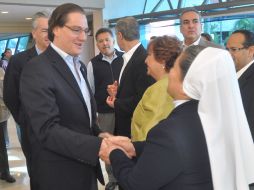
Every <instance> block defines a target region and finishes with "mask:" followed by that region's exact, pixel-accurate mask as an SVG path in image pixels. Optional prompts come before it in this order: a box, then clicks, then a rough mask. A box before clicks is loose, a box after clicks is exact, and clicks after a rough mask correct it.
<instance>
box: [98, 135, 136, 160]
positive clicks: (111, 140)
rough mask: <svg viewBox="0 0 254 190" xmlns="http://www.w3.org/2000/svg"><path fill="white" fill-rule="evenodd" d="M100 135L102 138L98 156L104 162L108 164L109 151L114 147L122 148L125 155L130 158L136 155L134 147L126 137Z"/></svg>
mask: <svg viewBox="0 0 254 190" xmlns="http://www.w3.org/2000/svg"><path fill="white" fill-rule="evenodd" d="M99 136H100V135H99ZM100 137H102V138H103V140H102V143H101V147H100V151H99V157H100V158H101V159H102V160H103V161H104V162H105V163H106V164H110V159H109V156H110V153H111V152H112V151H113V150H115V149H120V150H122V151H123V152H124V153H125V154H126V156H128V157H129V158H130V159H131V158H132V157H134V156H136V151H135V148H134V146H133V144H132V142H131V140H130V139H129V138H128V137H123V136H113V135H107V136H106V137H105V136H100Z"/></svg>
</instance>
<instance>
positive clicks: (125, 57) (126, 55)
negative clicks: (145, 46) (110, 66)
mask: <svg viewBox="0 0 254 190" xmlns="http://www.w3.org/2000/svg"><path fill="white" fill-rule="evenodd" d="M140 44H141V43H140V42H139V43H137V44H136V45H135V46H133V47H132V48H131V49H130V50H129V51H128V52H125V53H124V54H123V66H122V69H121V71H120V75H119V85H120V82H121V78H122V74H123V71H124V69H125V67H126V65H127V63H128V62H129V61H130V59H131V57H132V55H133V54H134V52H135V51H136V50H137V49H138V47H139V46H140Z"/></svg>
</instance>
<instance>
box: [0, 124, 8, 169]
mask: <svg viewBox="0 0 254 190" xmlns="http://www.w3.org/2000/svg"><path fill="white" fill-rule="evenodd" d="M4 126H7V121H4V122H1V123H0V172H1V173H9V163H8V155H7V149H6V143H5V139H4Z"/></svg>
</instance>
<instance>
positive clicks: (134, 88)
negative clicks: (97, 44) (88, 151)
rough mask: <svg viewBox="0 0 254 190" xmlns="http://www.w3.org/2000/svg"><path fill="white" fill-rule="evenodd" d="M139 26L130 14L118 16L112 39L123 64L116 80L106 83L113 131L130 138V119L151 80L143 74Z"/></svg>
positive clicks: (145, 70) (143, 55) (143, 54)
mask: <svg viewBox="0 0 254 190" xmlns="http://www.w3.org/2000/svg"><path fill="white" fill-rule="evenodd" d="M139 37H140V34H139V25H138V23H137V21H136V20H135V19H134V18H133V17H126V18H123V19H120V20H119V21H118V22H117V24H116V39H117V43H118V46H119V47H120V49H121V50H123V51H125V54H124V55H123V59H124V64H123V67H122V69H121V72H120V76H119V86H118V89H117V95H116V97H115V96H114V95H115V94H114V92H115V91H116V88H115V87H116V83H115V84H113V85H109V87H108V92H109V94H110V97H108V99H107V103H108V104H109V105H110V106H111V107H114V109H115V119H116V120H115V134H116V135H122V136H127V137H130V134H131V133H130V126H131V118H132V114H133V111H134V109H135V108H136V106H137V104H138V102H139V100H140V99H141V97H142V95H143V93H144V92H145V90H146V89H147V87H148V86H150V85H151V84H152V83H153V82H154V80H153V79H152V78H151V77H149V76H148V75H147V68H146V64H145V59H146V56H147V54H146V50H145V49H144V47H143V46H142V45H141V43H140V41H139Z"/></svg>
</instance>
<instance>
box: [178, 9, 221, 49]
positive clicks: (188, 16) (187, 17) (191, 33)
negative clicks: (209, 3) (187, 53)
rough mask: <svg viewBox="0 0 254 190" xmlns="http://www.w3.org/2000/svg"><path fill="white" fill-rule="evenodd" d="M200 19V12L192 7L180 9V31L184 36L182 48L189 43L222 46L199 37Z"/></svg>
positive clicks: (189, 44) (200, 30)
mask: <svg viewBox="0 0 254 190" xmlns="http://www.w3.org/2000/svg"><path fill="white" fill-rule="evenodd" d="M201 19H202V17H201V14H200V12H198V11H197V10H196V9H194V8H187V9H184V10H183V11H182V13H181V15H180V31H181V33H182V35H183V38H184V40H183V48H184V49H185V48H187V47H189V46H191V45H202V46H205V47H217V48H222V47H221V46H219V45H217V44H215V43H213V42H210V41H207V40H204V39H203V38H201V32H202V24H201Z"/></svg>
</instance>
